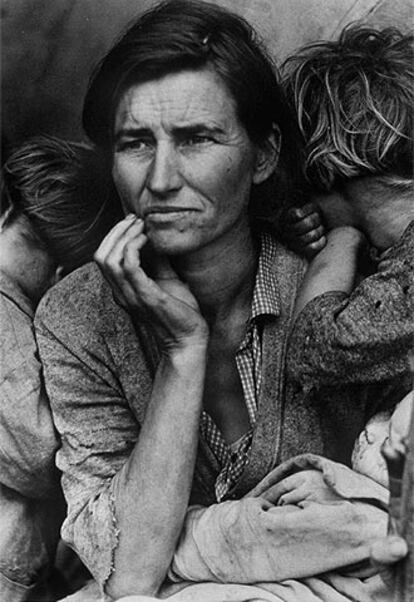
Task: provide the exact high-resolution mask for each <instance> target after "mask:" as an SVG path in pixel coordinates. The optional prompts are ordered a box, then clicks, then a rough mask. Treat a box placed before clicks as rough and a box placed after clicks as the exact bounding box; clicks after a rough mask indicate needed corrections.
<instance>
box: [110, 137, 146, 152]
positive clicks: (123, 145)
mask: <svg viewBox="0 0 414 602" xmlns="http://www.w3.org/2000/svg"><path fill="white" fill-rule="evenodd" d="M150 146H151V141H150V140H146V139H140V138H134V139H133V140H124V141H121V142H119V144H118V148H117V150H118V151H123V150H136V151H143V150H146V149H148V148H149V147H150Z"/></svg>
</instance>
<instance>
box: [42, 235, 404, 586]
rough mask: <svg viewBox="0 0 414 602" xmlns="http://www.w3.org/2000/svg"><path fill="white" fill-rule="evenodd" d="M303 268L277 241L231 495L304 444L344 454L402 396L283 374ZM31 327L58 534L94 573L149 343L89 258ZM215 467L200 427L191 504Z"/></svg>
mask: <svg viewBox="0 0 414 602" xmlns="http://www.w3.org/2000/svg"><path fill="white" fill-rule="evenodd" d="M274 244H275V245H276V244H277V243H276V242H275V243H274ZM305 267H306V266H305V264H304V262H303V261H302V260H301V259H299V258H298V257H297V256H295V255H294V254H292V253H290V252H289V251H287V250H286V249H285V248H284V247H282V246H280V245H277V253H276V259H275V262H274V265H273V266H272V269H273V270H274V272H275V275H276V277H277V283H278V287H277V291H275V295H276V296H277V304H278V308H279V313H278V315H277V316H272V317H269V319H268V320H264V322H263V330H262V351H263V354H262V356H263V359H262V388H261V393H260V397H259V404H258V417H257V422H256V425H255V428H254V434H253V442H252V448H251V454H250V461H249V463H248V464H247V466H246V468H245V471H244V473H243V475H242V477H241V479H240V481H239V483H238V484H237V485H236V487H235V488H234V489H233V490H232V491H231V492H230V494H229V496H228V499H236V498H240V497H242V496H243V495H244V494H245V493H247V492H248V491H249V490H250V489H252V488H253V487H254V486H255V485H256V484H257V483H258V482H259V481H260V480H261V479H262V478H263V477H264V476H265V475H266V474H268V473H269V472H270V470H271V469H272V468H273V467H275V466H276V465H278V464H279V463H280V462H282V461H283V460H285V459H287V458H290V457H292V456H294V455H297V454H298V453H306V452H312V453H316V454H321V455H324V456H327V457H328V458H332V459H334V460H337V461H340V462H344V463H345V464H349V463H350V458H351V452H352V447H353V443H354V441H355V439H356V437H357V435H358V434H359V432H360V431H361V430H362V428H363V425H364V424H365V422H366V420H367V418H368V417H369V416H371V415H372V414H373V413H375V412H376V411H377V410H378V408H379V407H380V406H381V404H382V403H383V401H384V400H385V399H388V401H390V399H391V401H392V397H394V400H395V401H396V400H399V399H400V398H401V397H402V390H401V389H400V390H399V387H398V385H397V386H395V383H392V381H391V379H386V380H384V381H382V382H381V383H378V382H376V383H372V384H369V385H367V386H364V387H361V386H359V385H355V384H352V383H349V384H347V385H346V386H344V387H340V388H335V389H334V388H330V387H326V388H324V389H321V390H317V391H316V390H314V389H313V388H309V387H308V388H304V387H302V386H300V385H299V384H297V383H294V382H292V380H289V379H287V378H286V369H285V359H286V357H285V356H286V346H287V340H288V335H289V331H290V328H291V317H292V310H293V306H294V302H295V297H296V293H297V290H298V287H299V285H300V282H301V279H302V277H303V274H304V271H305ZM36 329H37V338H38V344H39V349H40V353H41V357H42V361H43V363H44V370H45V377H46V383H47V390H48V394H49V397H50V401H51V406H52V409H53V413H54V419H55V423H56V426H57V429H58V431H59V433H60V435H61V437H62V448H61V449H60V450H59V452H58V454H57V463H58V466H59V468H60V469H61V470H62V472H63V480H62V484H63V488H64V492H65V496H66V499H67V502H68V516H67V519H66V521H65V523H64V527H63V532H62V533H63V537H64V538H65V539H66V540H67V541H68V542H69V543H70V544H71V545H72V546H74V547H75V549H76V551H77V552H78V554H79V555H80V557H81V558H82V560H83V561H84V562H85V564H86V565H87V566H88V568H89V569H90V570H91V572H92V574H93V575H94V577H95V578H96V579H97V580H98V582H99V583H101V584H103V583H104V582H105V581H106V580H107V578H108V577H109V575H110V574H111V571H112V570H113V553H114V550H115V548H116V546H117V541H118V538H119V537H122V533H119V532H118V529H117V521H116V516H115V513H114V505H113V497H112V483H113V478H114V476H115V475H116V474H117V472H118V471H119V470H120V468H121V467H122V466H123V464H124V463H125V461H126V460H127V458H128V457H129V455H130V453H131V451H132V449H133V447H134V445H135V443H136V441H137V439H138V437H139V432H140V425H141V424H142V423H143V421H144V418H145V410H146V407H147V404H148V401H149V398H150V394H151V387H152V379H153V375H154V371H155V369H156V366H157V361H158V352H157V347H156V344H155V341H154V338H153V335H152V332H151V328H150V325H148V324H146V323H145V322H144V321H140V320H137V321H136V323H133V322H132V320H131V318H130V316H129V315H128V313H127V312H126V311H124V310H123V309H122V308H120V307H119V306H118V305H117V304H116V303H115V301H114V299H113V295H112V292H111V289H110V288H109V285H108V284H107V283H106V281H105V280H104V278H103V277H102V275H101V273H100V272H99V270H98V268H97V267H96V266H95V265H93V264H88V265H87V266H84V267H83V268H81V269H80V270H78V271H76V272H75V273H73V274H72V275H70V276H69V277H68V278H66V279H65V280H63V281H62V282H61V283H60V284H59V285H57V286H56V287H54V289H53V290H52V291H51V292H50V293H49V294H48V295H47V296H46V298H44V300H43V301H42V303H41V304H40V307H39V310H38V312H37V316H36ZM166 461H168V459H166ZM219 468H220V467H219V466H218V465H217V461H216V459H215V457H214V456H213V454H212V453H211V452H210V450H209V448H208V447H207V446H206V444H205V442H203V440H202V438H201V439H200V444H199V450H198V455H197V462H196V468H195V474H194V481H193V489H192V496H191V503H193V504H194V503H197V504H202V505H205V506H208V505H210V504H212V503H214V501H215V499H214V482H215V478H216V476H217V473H218V471H219Z"/></svg>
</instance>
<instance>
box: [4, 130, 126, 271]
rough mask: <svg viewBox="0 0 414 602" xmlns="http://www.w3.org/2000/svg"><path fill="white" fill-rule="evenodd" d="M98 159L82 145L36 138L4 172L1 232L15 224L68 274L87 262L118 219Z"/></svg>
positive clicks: (17, 152) (116, 203) (114, 197)
mask: <svg viewBox="0 0 414 602" xmlns="http://www.w3.org/2000/svg"><path fill="white" fill-rule="evenodd" d="M105 172H106V170H105V167H104V166H103V165H102V160H101V157H100V155H99V154H98V153H97V152H96V151H95V150H94V149H93V148H92V147H91V146H88V145H85V144H82V143H75V142H67V141H64V140H60V139H58V138H55V137H52V136H37V137H35V138H32V139H30V140H28V141H27V142H25V143H24V144H22V145H21V146H20V147H19V148H17V149H16V150H15V151H13V152H12V153H11V154H10V156H9V158H8V160H7V161H6V163H5V164H4V166H3V168H2V178H1V205H0V215H1V216H2V217H3V227H8V226H9V225H10V224H12V223H13V222H16V221H19V222H20V223H21V225H22V226H23V234H24V236H25V237H26V239H27V240H28V241H29V242H30V243H32V244H34V245H36V246H39V247H41V248H44V249H45V250H46V251H47V252H48V253H49V254H50V255H51V256H52V257H53V258H54V259H55V260H56V262H57V264H58V265H61V266H62V267H63V270H64V273H68V272H70V271H72V270H74V269H76V268H77V267H79V266H81V265H82V264H84V263H86V262H87V261H90V260H92V258H93V254H94V252H95V250H96V248H97V247H98V245H99V243H100V242H101V240H102V238H103V237H104V236H105V234H106V233H107V232H108V230H109V229H110V228H111V227H112V225H113V224H114V223H115V222H116V221H117V220H118V219H120V217H121V208H120V204H119V200H118V197H117V195H116V193H115V191H114V189H113V186H111V182H110V180H109V179H108V176H107V175H106V177H105Z"/></svg>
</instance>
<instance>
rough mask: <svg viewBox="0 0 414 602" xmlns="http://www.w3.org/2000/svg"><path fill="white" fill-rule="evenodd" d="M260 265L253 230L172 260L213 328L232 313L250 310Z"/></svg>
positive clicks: (236, 234) (235, 234)
mask: <svg viewBox="0 0 414 602" xmlns="http://www.w3.org/2000/svg"><path fill="white" fill-rule="evenodd" d="M257 262H258V245H257V243H256V241H255V240H254V238H253V236H252V233H251V232H250V230H247V231H246V232H244V233H243V234H242V235H241V233H240V232H238V233H237V232H236V233H234V235H233V236H230V237H227V238H226V239H225V240H219V241H217V242H216V244H215V245H209V246H208V247H206V248H204V249H200V250H198V251H197V253H194V254H190V255H186V256H185V257H175V258H174V259H173V260H172V263H173V267H174V269H175V271H176V272H177V274H178V275H179V277H180V278H181V279H182V280H183V281H184V282H186V283H187V284H188V285H189V287H190V290H191V292H192V293H193V295H194V296H195V297H196V299H197V301H198V304H199V306H200V309H201V312H202V314H203V315H204V317H205V318H206V320H207V321H208V322H209V323H210V324H213V323H215V322H216V321H219V320H221V319H223V318H225V317H226V316H227V315H228V314H229V313H230V311H233V310H238V309H240V308H243V307H244V308H247V307H250V304H251V297H252V292H253V287H254V282H255V277H256V270H257Z"/></svg>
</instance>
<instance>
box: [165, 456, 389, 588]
mask: <svg viewBox="0 0 414 602" xmlns="http://www.w3.org/2000/svg"><path fill="white" fill-rule="evenodd" d="M308 469H316V470H319V471H320V472H321V474H322V475H323V479H324V481H325V483H326V485H327V486H328V487H330V488H331V489H332V491H334V492H335V493H336V494H337V496H338V501H334V502H329V503H319V502H314V501H304V502H303V503H301V504H300V505H286V506H275V505H274V504H273V503H272V500H273V492H274V490H275V487H276V486H277V484H278V483H280V482H281V481H282V480H283V479H284V478H286V477H287V476H289V475H291V474H293V473H295V472H297V471H301V470H308ZM387 502H388V491H387V490H386V489H385V488H384V487H382V486H381V485H379V484H377V483H375V482H374V481H372V480H371V479H369V478H368V477H366V476H364V475H360V474H358V473H355V472H354V471H352V470H351V469H349V468H348V467H346V466H344V465H341V464H338V463H336V462H332V461H330V460H327V459H326V458H322V457H320V456H316V455H313V454H304V455H302V456H298V457H296V458H292V459H290V460H288V461H287V462H285V463H283V464H282V465H281V466H279V467H277V468H276V469H274V470H273V471H272V472H271V473H269V475H267V476H266V477H265V478H264V479H263V480H262V481H261V482H260V483H259V484H258V485H257V486H256V487H255V488H254V489H253V490H252V491H251V492H250V493H249V495H248V496H246V497H245V498H243V499H242V500H238V501H228V502H222V503H220V504H214V505H212V506H210V507H208V508H202V507H192V508H190V509H189V512H188V515H187V519H186V523H185V526H184V529H183V532H182V534H181V537H180V540H179V543H178V547H177V549H176V553H175V556H174V560H173V563H172V565H171V570H170V574H169V577H170V579H171V580H172V581H182V580H185V581H197V582H200V581H214V582H219V583H239V584H249V583H256V582H259V581H260V582H280V581H284V580H286V579H302V578H307V577H311V576H315V575H320V574H322V573H326V572H329V571H333V570H344V569H350V568H351V569H355V568H356V567H357V568H358V569H359V568H361V567H363V566H364V563H365V565H366V566H367V565H368V564H369V563H368V559H369V544H370V543H371V542H372V541H373V539H374V538H376V537H379V536H380V535H381V533H383V534H385V533H386V526H387V513H386V510H387ZM350 574H351V573H350ZM352 574H354V575H355V574H356V575H358V574H360V573H358V572H355V571H354V572H353V573H352Z"/></svg>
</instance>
